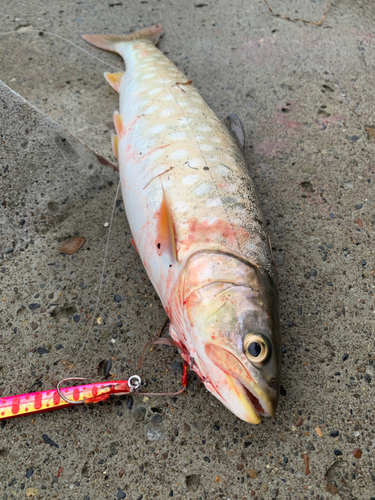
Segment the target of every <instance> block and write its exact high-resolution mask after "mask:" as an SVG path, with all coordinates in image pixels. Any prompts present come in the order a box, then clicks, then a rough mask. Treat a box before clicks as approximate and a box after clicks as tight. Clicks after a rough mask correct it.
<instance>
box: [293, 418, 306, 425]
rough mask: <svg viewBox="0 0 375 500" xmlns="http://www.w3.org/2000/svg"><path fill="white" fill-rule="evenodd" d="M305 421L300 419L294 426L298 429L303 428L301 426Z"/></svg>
mask: <svg viewBox="0 0 375 500" xmlns="http://www.w3.org/2000/svg"><path fill="white" fill-rule="evenodd" d="M303 422H304V420H303V418H302V417H298V418H297V420H296V421H295V422H294V425H295V426H296V427H301V425H302V424H303Z"/></svg>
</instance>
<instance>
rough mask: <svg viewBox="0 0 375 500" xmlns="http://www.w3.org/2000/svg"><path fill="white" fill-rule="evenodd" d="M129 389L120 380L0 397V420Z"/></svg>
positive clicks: (95, 399) (101, 398) (103, 396)
mask: <svg viewBox="0 0 375 500" xmlns="http://www.w3.org/2000/svg"><path fill="white" fill-rule="evenodd" d="M59 391H60V392H59ZM131 391H132V388H130V387H129V384H128V381H127V380H120V381H113V382H100V383H97V384H86V385H80V386H76V387H65V388H63V389H60V390H55V389H52V390H50V391H43V392H32V393H30V394H22V395H20V396H10V397H7V398H0V420H2V419H8V418H13V417H20V416H23V415H29V414H30V413H41V412H46V411H52V410H55V409H60V408H68V407H69V406H74V405H75V404H80V403H81V404H83V403H98V402H99V401H105V400H107V399H108V398H109V397H110V396H111V395H112V394H116V395H118V396H119V395H121V394H127V393H128V392H131ZM60 394H61V395H63V397H61V396H60ZM63 398H66V399H67V400H69V401H71V403H69V402H68V401H65V399H63Z"/></svg>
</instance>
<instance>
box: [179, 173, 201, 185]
mask: <svg viewBox="0 0 375 500" xmlns="http://www.w3.org/2000/svg"><path fill="white" fill-rule="evenodd" d="M199 178H200V175H198V174H195V175H186V176H185V177H184V178H183V179H182V184H185V185H186V186H190V185H191V184H194V183H195V182H197V180H198V179H199Z"/></svg>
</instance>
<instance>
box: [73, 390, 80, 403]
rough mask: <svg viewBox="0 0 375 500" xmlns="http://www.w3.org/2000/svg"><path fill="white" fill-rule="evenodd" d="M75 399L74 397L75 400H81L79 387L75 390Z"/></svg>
mask: <svg viewBox="0 0 375 500" xmlns="http://www.w3.org/2000/svg"><path fill="white" fill-rule="evenodd" d="M73 399H74V401H78V400H79V389H77V387H76V388H75V389H74V391H73Z"/></svg>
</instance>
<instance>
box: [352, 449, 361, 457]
mask: <svg viewBox="0 0 375 500" xmlns="http://www.w3.org/2000/svg"><path fill="white" fill-rule="evenodd" d="M352 455H353V457H354V458H361V457H362V450H361V449H360V448H355V449H354V450H353V452H352Z"/></svg>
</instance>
